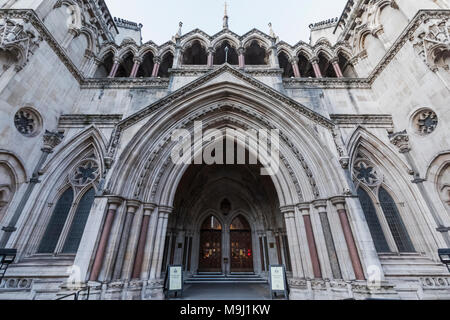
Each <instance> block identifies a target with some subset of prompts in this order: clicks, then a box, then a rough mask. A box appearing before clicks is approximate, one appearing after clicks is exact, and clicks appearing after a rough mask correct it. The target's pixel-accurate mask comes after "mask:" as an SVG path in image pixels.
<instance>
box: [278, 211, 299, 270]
mask: <svg viewBox="0 0 450 320" xmlns="http://www.w3.org/2000/svg"><path fill="white" fill-rule="evenodd" d="M280 210H281V213H282V214H283V215H284V220H285V223H286V231H287V236H288V241H289V250H290V252H291V260H292V261H291V263H292V275H293V277H294V278H304V272H303V265H302V261H301V256H300V244H299V241H298V236H297V229H296V223H295V207H294V206H286V207H282V208H280Z"/></svg>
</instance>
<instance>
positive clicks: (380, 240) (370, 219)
mask: <svg viewBox="0 0 450 320" xmlns="http://www.w3.org/2000/svg"><path fill="white" fill-rule="evenodd" d="M358 197H359V201H360V202H361V206H362V209H363V212H364V216H365V217H366V220H367V224H368V225H369V230H370V234H371V235H372V239H373V241H374V243H375V248H376V249H377V252H380V253H381V252H391V250H390V249H389V245H388V243H387V241H386V237H385V236H384V232H383V228H382V227H381V224H380V220H379V219H378V216H377V211H376V209H375V206H374V205H373V202H372V199H371V198H370V196H369V194H368V193H367V192H366V191H365V190H364V189H362V188H359V189H358Z"/></svg>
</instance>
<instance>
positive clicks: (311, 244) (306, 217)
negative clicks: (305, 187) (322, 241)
mask: <svg viewBox="0 0 450 320" xmlns="http://www.w3.org/2000/svg"><path fill="white" fill-rule="evenodd" d="M299 209H300V211H301V212H302V215H303V221H304V223H305V231H306V239H307V241H308V248H309V255H310V256H311V263H312V267H313V273H314V278H316V279H321V278H322V270H321V268H320V260H319V253H318V252H317V245H316V239H315V237H314V231H313V227H312V223H311V216H310V214H309V210H310V205H309V204H306V203H305V204H301V205H299Z"/></svg>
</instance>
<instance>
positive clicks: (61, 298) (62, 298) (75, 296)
mask: <svg viewBox="0 0 450 320" xmlns="http://www.w3.org/2000/svg"><path fill="white" fill-rule="evenodd" d="M85 291H87V295H86V298H85V299H84V300H89V294H90V292H91V288H90V287H87V288H85V289H81V290H80V291H77V292H74V293H71V294H68V295H66V296H63V297H60V298H58V299H56V300H65V299H67V298H70V297H74V300H75V301H78V300H80V294H81V293H82V292H85Z"/></svg>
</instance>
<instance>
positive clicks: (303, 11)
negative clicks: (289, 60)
mask: <svg viewBox="0 0 450 320" xmlns="http://www.w3.org/2000/svg"><path fill="white" fill-rule="evenodd" d="M346 2H347V0H277V1H274V0H228V15H229V17H230V29H231V30H232V31H234V32H236V33H237V34H239V35H242V34H244V33H246V32H248V31H249V30H251V29H252V28H258V29H260V30H261V31H264V32H266V33H268V31H269V27H268V23H269V22H272V24H273V29H274V31H275V33H276V34H277V35H278V36H279V37H280V39H281V40H284V41H286V42H288V43H290V44H295V43H297V42H298V41H300V40H303V41H306V42H308V41H309V27H308V26H309V24H311V23H313V22H319V21H322V20H326V19H329V18H335V17H339V16H340V15H341V13H342V11H343V9H344V6H345V4H346ZM106 3H107V4H108V6H109V9H110V11H111V14H112V15H113V16H116V17H120V18H123V19H127V20H131V21H134V22H138V23H142V24H143V25H144V28H143V38H144V42H145V41H149V40H153V41H154V42H156V43H157V44H162V43H164V42H166V41H168V40H170V39H171V38H172V36H173V35H175V33H176V32H177V31H178V23H179V22H180V21H183V23H184V26H183V33H187V32H189V31H191V30H192V29H195V28H199V29H201V30H203V31H205V32H206V33H208V34H210V35H213V34H215V33H216V32H218V31H220V30H221V29H222V17H223V11H224V3H225V1H224V0H189V1H188V0H165V1H155V0H127V1H123V0H106Z"/></svg>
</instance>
